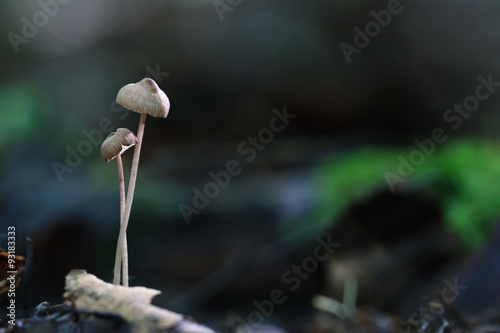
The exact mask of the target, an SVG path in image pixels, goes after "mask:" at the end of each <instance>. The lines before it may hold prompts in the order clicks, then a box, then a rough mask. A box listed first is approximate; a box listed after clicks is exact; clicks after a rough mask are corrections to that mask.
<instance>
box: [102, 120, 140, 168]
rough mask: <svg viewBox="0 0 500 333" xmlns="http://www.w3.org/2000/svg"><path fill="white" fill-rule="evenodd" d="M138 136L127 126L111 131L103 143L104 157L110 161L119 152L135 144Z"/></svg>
mask: <svg viewBox="0 0 500 333" xmlns="http://www.w3.org/2000/svg"><path fill="white" fill-rule="evenodd" d="M136 143H137V138H136V137H135V135H134V133H132V132H131V131H129V130H128V129H126V128H119V129H117V130H116V132H111V133H109V135H108V137H107V138H106V139H105V140H104V141H103V143H102V145H101V155H102V158H103V159H104V160H105V161H106V162H108V163H109V161H111V160H112V159H113V158H115V157H116V155H118V154H122V153H123V152H124V151H125V150H127V149H129V148H130V147H132V146H134V145H135V144H136Z"/></svg>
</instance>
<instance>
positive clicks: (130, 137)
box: [101, 128, 137, 284]
mask: <svg viewBox="0 0 500 333" xmlns="http://www.w3.org/2000/svg"><path fill="white" fill-rule="evenodd" d="M136 143H137V138H136V137H135V135H134V133H132V132H131V131H129V130H128V129H126V128H119V129H117V130H116V132H111V133H109V135H108V137H107V138H106V139H105V140H104V142H103V143H102V145H101V155H102V158H103V159H104V160H105V161H106V162H107V163H109V161H111V160H112V159H113V158H116V163H117V164H118V180H119V183H120V229H121V228H122V227H123V215H124V213H125V177H124V175H123V163H122V157H121V154H123V153H124V152H125V151H126V150H127V149H128V148H130V147H132V146H133V145H135V144H136ZM117 250H119V251H120V260H119V263H118V267H115V273H114V278H113V283H114V284H119V283H120V268H121V267H120V266H121V262H122V260H127V256H128V254H127V239H126V238H125V239H124V241H123V247H121V248H120V247H118V248H117ZM126 269H127V271H126ZM123 270H124V271H123V274H124V275H125V274H126V275H127V276H128V267H127V268H125V267H123Z"/></svg>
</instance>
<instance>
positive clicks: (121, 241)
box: [115, 113, 147, 287]
mask: <svg viewBox="0 0 500 333" xmlns="http://www.w3.org/2000/svg"><path fill="white" fill-rule="evenodd" d="M146 116H147V114H146V113H143V114H141V119H140V120H139V128H138V129H137V143H136V145H135V149H134V157H133V159H132V169H131V171H130V180H129V184H128V192H127V199H126V202H125V210H124V213H123V218H122V219H121V220H122V222H121V225H120V235H119V236H118V246H117V247H116V257H115V272H116V271H117V270H118V272H119V271H120V268H119V262H120V258H121V259H122V261H123V277H122V282H123V285H124V286H126V287H128V255H127V253H126V250H127V248H126V244H127V243H126V242H127V240H126V238H127V225H128V220H129V218H130V210H131V209H132V201H133V199H134V190H135V181H136V179H137V170H138V168H139V156H140V154H141V146H142V137H143V135H144V127H145V125H146ZM121 254H122V255H121ZM117 267H118V268H117Z"/></svg>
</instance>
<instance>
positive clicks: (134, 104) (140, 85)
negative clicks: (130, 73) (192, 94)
mask: <svg viewBox="0 0 500 333" xmlns="http://www.w3.org/2000/svg"><path fill="white" fill-rule="evenodd" d="M116 102H117V103H118V104H120V105H121V106H123V107H124V108H127V109H129V110H131V111H134V112H138V113H147V114H149V115H150V116H153V117H160V118H166V117H167V115H168V110H170V101H169V100H168V97H167V95H165V93H164V92H163V91H162V90H161V89H160V88H159V87H158V85H157V84H156V82H155V81H154V80H152V79H150V78H145V79H142V80H141V81H139V82H137V83H130V84H127V85H126V86H124V87H122V88H121V89H120V91H118V95H117V96H116Z"/></svg>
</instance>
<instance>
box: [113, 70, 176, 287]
mask: <svg viewBox="0 0 500 333" xmlns="http://www.w3.org/2000/svg"><path fill="white" fill-rule="evenodd" d="M116 102H117V103H118V104H120V105H121V106H123V107H124V108H126V109H129V110H131V111H134V112H137V113H140V114H141V118H140V120H139V128H138V129H137V143H136V145H135V149H134V157H133V159H132V168H131V170H130V180H129V186H128V192H127V199H126V203H125V211H124V214H123V219H122V225H121V228H120V235H119V237H118V246H119V247H120V246H121V247H122V248H123V244H124V241H125V238H126V231H127V225H128V220H129V218H130V211H131V209H132V201H133V199H134V190H135V182H136V179H137V170H138V168H139V156H140V154H141V146H142V137H143V135H144V127H145V125H146V116H147V115H148V114H149V115H150V116H152V117H160V118H166V117H167V115H168V111H169V110H170V101H169V100H168V97H167V95H165V93H164V92H163V91H162V90H161V89H160V88H159V87H158V85H157V84H156V82H155V81H154V80H152V79H150V78H145V79H142V80H141V81H139V82H137V83H130V84H127V85H126V86H124V87H123V88H121V89H120V90H119V91H118V95H117V96H116ZM125 256H126V254H125V253H124V257H123V258H122V259H123V268H124V269H123V272H125V271H126V270H127V269H128V263H127V260H126V257H125ZM120 258H121V255H120V250H119V249H117V251H116V258H115V272H116V271H117V267H118V266H119V261H120ZM118 271H119V268H118ZM123 285H124V286H128V274H125V273H124V274H123Z"/></svg>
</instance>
